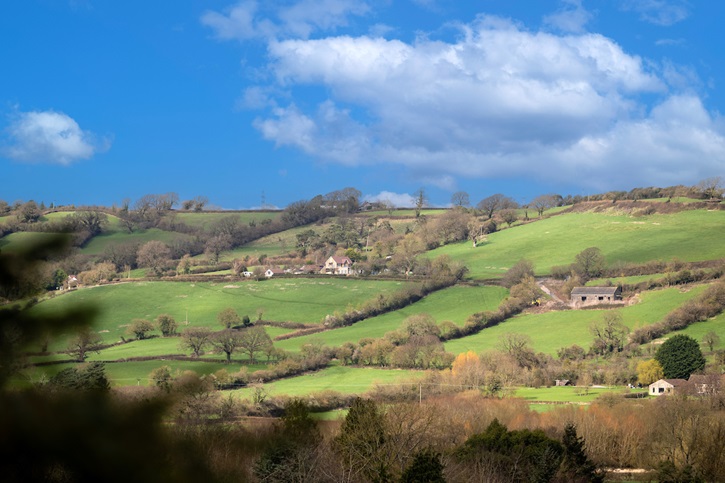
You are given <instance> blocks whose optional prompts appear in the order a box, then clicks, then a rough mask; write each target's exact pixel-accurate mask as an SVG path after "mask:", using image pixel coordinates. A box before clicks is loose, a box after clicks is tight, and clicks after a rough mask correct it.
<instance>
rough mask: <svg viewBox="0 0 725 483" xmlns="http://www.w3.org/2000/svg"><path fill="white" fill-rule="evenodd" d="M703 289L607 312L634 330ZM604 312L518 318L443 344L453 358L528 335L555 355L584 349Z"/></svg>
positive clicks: (661, 294) (661, 293)
mask: <svg viewBox="0 0 725 483" xmlns="http://www.w3.org/2000/svg"><path fill="white" fill-rule="evenodd" d="M705 288H706V286H704V285H701V286H697V287H694V288H693V289H692V290H689V291H688V292H681V291H680V289H679V288H667V289H662V290H655V291H651V292H646V293H643V294H642V300H641V302H640V303H638V304H635V305H630V306H628V307H620V308H615V309H610V310H615V311H617V312H619V313H620V314H621V315H622V322H623V323H624V324H625V325H627V326H628V327H629V328H630V329H634V328H637V327H641V326H643V325H648V324H652V323H655V322H658V321H659V320H661V319H662V318H663V317H664V316H665V315H667V314H668V313H669V312H670V311H672V310H674V309H675V308H677V307H679V306H680V305H681V304H683V303H684V302H686V301H687V300H690V299H691V298H693V297H696V296H697V295H699V294H700V293H702V291H703V290H705ZM605 312H606V310H564V311H556V312H546V313H543V314H524V315H519V316H517V317H514V318H512V319H509V320H506V321H504V322H503V323H501V324H499V325H497V326H495V327H490V328H488V329H484V330H482V331H481V332H479V333H478V334H475V335H472V336H469V337H464V338H462V339H456V340H451V341H449V342H446V343H445V348H446V350H447V351H448V352H452V353H453V354H460V353H461V352H467V351H469V350H471V351H474V352H476V353H480V352H484V351H487V350H491V349H495V348H497V346H498V344H499V337H500V336H501V335H503V334H505V333H508V332H514V333H521V334H526V335H528V336H529V337H530V338H531V341H532V347H533V348H534V350H535V351H537V352H544V353H547V354H551V355H556V351H557V350H558V349H560V348H561V347H568V346H570V345H572V344H577V345H579V346H581V347H583V348H584V349H588V348H589V346H591V343H592V340H593V336H592V334H591V332H590V330H589V327H590V326H591V324H592V323H594V322H597V321H600V320H601V319H602V317H603V316H604V313H605Z"/></svg>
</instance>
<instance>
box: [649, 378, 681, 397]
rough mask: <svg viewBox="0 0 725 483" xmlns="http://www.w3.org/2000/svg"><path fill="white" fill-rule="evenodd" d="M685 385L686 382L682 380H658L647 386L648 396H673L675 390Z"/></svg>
mask: <svg viewBox="0 0 725 483" xmlns="http://www.w3.org/2000/svg"><path fill="white" fill-rule="evenodd" d="M685 385H687V381H686V380H684V379H660V380H659V381H655V382H653V383H652V384H650V385H649V395H650V396H662V395H667V394H673V393H674V392H675V391H677V388H683V387H684V386H685Z"/></svg>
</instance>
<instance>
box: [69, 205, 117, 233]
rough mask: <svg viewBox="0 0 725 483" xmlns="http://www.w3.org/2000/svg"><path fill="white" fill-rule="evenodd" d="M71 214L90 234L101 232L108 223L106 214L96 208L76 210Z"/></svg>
mask: <svg viewBox="0 0 725 483" xmlns="http://www.w3.org/2000/svg"><path fill="white" fill-rule="evenodd" d="M71 216H72V217H73V219H74V220H75V221H76V222H77V223H78V224H79V225H80V226H81V227H82V228H83V229H84V230H85V231H87V232H88V233H90V234H91V235H92V236H93V235H98V234H99V233H101V232H102V231H103V228H104V227H105V226H106V225H108V216H107V215H106V214H105V213H103V212H102V211H98V210H84V211H77V212H75V213H74V214H73V215H71Z"/></svg>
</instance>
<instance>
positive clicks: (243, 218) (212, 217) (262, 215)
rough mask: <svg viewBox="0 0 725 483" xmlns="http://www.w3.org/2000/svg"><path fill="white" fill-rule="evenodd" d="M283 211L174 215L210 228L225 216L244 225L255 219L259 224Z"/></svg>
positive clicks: (188, 223) (186, 222) (192, 223)
mask: <svg viewBox="0 0 725 483" xmlns="http://www.w3.org/2000/svg"><path fill="white" fill-rule="evenodd" d="M281 214H282V212H281V211H245V212H228V213H204V212H202V213H175V214H174V217H175V219H176V220H177V221H180V222H183V223H184V224H186V225H189V226H193V227H195V228H202V229H204V230H209V228H211V226H212V225H214V224H215V223H217V222H218V221H219V220H222V219H224V218H231V217H233V218H235V219H237V220H239V223H241V224H242V225H248V224H249V223H250V222H252V221H254V222H255V223H257V224H259V223H261V222H262V221H264V220H276V219H278V218H279V217H280V216H281Z"/></svg>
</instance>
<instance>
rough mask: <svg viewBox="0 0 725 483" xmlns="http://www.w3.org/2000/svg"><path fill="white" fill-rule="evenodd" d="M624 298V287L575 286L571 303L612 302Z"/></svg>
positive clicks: (593, 303)
mask: <svg viewBox="0 0 725 483" xmlns="http://www.w3.org/2000/svg"><path fill="white" fill-rule="evenodd" d="M620 300H622V287H574V289H573V290H572V291H571V303H572V304H574V305H585V304H586V305H589V304H592V305H595V304H611V303H613V302H618V301H620Z"/></svg>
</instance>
